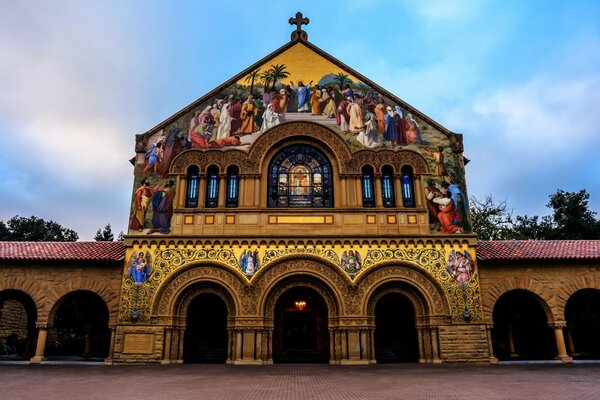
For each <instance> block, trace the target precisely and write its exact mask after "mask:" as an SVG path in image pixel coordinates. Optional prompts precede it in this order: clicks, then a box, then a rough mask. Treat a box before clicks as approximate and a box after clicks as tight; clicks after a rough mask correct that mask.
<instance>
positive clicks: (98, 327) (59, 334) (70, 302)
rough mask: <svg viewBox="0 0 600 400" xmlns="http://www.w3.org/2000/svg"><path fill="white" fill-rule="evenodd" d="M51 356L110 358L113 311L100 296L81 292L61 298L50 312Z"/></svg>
mask: <svg viewBox="0 0 600 400" xmlns="http://www.w3.org/2000/svg"><path fill="white" fill-rule="evenodd" d="M48 315H49V319H48V323H49V330H48V341H47V343H46V351H45V354H46V355H48V356H76V357H82V358H85V359H93V358H106V357H108V356H109V354H108V353H109V346H110V343H109V342H110V337H111V333H110V329H109V324H110V308H109V306H108V304H107V303H106V301H105V299H104V298H103V297H102V296H101V295H100V294H98V293H96V292H94V291H91V290H85V289H77V290H72V291H69V292H67V293H66V294H64V295H63V296H61V297H60V298H59V299H58V300H57V301H56V302H55V303H54V305H53V306H52V308H51V309H50V312H49V314H48Z"/></svg>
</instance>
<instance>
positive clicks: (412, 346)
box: [375, 293, 419, 363]
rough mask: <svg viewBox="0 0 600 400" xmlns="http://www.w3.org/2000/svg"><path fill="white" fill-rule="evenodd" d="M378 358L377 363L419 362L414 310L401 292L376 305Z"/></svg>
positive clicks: (388, 296) (376, 349)
mask: <svg viewBox="0 0 600 400" xmlns="http://www.w3.org/2000/svg"><path fill="white" fill-rule="evenodd" d="M375 359H376V360H377V362H378V363H393V362H417V361H418V360H419V342H418V336H417V328H416V325H415V309H414V306H413V305H412V303H411V301H410V299H408V297H406V296H404V295H403V294H400V293H387V294H386V295H384V296H383V297H381V298H380V299H379V300H378V301H377V304H376V305H375Z"/></svg>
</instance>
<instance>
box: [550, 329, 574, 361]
mask: <svg viewBox="0 0 600 400" xmlns="http://www.w3.org/2000/svg"><path fill="white" fill-rule="evenodd" d="M549 325H550V327H551V328H552V329H554V337H555V338H556V349H557V351H558V355H557V356H556V359H557V360H561V361H562V362H563V364H570V363H572V362H573V359H572V358H571V357H569V355H568V354H567V347H566V346H565V337H564V335H563V328H564V327H565V326H567V324H566V322H556V323H554V324H549Z"/></svg>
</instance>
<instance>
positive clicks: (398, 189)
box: [394, 174, 404, 208]
mask: <svg viewBox="0 0 600 400" xmlns="http://www.w3.org/2000/svg"><path fill="white" fill-rule="evenodd" d="M401 176H402V175H398V174H396V175H394V200H395V201H396V207H402V208H403V207H404V203H403V202H402V184H401V183H400V179H401Z"/></svg>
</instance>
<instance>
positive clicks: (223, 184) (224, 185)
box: [217, 174, 227, 208]
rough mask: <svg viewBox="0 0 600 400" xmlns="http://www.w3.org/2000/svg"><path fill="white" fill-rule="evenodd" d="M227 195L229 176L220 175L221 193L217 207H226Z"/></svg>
mask: <svg viewBox="0 0 600 400" xmlns="http://www.w3.org/2000/svg"><path fill="white" fill-rule="evenodd" d="M226 193H227V175H225V174H220V175H219V193H218V194H217V196H218V197H217V201H218V202H217V207H219V208H224V207H225V194H226Z"/></svg>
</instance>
